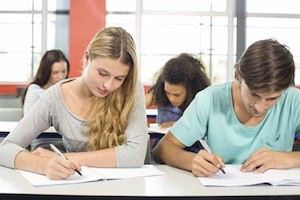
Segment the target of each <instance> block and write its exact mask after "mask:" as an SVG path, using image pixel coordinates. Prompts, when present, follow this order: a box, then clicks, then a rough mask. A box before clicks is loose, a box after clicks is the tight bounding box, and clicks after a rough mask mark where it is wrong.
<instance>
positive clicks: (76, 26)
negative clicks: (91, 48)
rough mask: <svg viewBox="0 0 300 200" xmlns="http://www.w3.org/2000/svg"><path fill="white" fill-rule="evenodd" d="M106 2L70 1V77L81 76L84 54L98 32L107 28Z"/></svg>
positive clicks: (99, 0)
mask: <svg viewBox="0 0 300 200" xmlns="http://www.w3.org/2000/svg"><path fill="white" fill-rule="evenodd" d="M105 17H106V10H105V0H88V1H82V0H71V1H70V50H69V52H70V53H69V56H70V57H69V59H70V64H71V70H70V77H76V76H80V75H81V70H82V63H81V60H82V58H83V55H84V52H85V50H86V47H87V45H88V44H89V42H90V40H91V39H92V38H93V36H94V35H95V34H96V32H97V31H98V30H100V29H101V28H104V27H105Z"/></svg>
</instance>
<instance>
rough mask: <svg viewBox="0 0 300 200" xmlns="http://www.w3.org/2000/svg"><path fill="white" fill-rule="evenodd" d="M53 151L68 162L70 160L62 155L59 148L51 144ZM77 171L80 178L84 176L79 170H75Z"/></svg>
mask: <svg viewBox="0 0 300 200" xmlns="http://www.w3.org/2000/svg"><path fill="white" fill-rule="evenodd" d="M50 147H51V149H52V150H53V151H54V152H55V153H57V154H58V155H60V156H61V157H63V158H64V159H66V160H68V158H67V157H66V156H64V154H62V153H61V152H60V150H59V149H58V148H56V146H54V144H50ZM75 171H76V172H77V174H79V175H80V176H82V174H81V173H80V171H78V170H77V169H75Z"/></svg>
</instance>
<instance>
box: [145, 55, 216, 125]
mask: <svg viewBox="0 0 300 200" xmlns="http://www.w3.org/2000/svg"><path fill="white" fill-rule="evenodd" d="M209 85H210V80H209V78H208V77H207V75H206V73H205V68H204V66H203V64H202V62H201V60H199V59H196V58H195V57H193V55H191V54H187V53H181V54H180V55H178V56H177V57H175V58H172V59H170V60H169V61H168V62H166V64H165V66H164V67H163V68H162V69H161V71H160V72H159V75H158V78H157V81H156V83H154V85H153V86H152V87H151V88H150V89H149V91H148V92H147V94H146V107H147V108H149V107H150V106H152V105H155V106H156V107H157V116H156V122H157V123H158V124H159V125H160V126H161V127H162V128H168V127H170V126H172V125H173V124H174V123H175V122H176V121H177V120H178V119H179V118H180V117H181V116H182V113H183V112H184V110H185V109H186V107H187V106H188V105H189V103H190V102H191V101H192V100H193V98H194V97H195V95H196V93H197V92H199V91H201V90H203V89H204V88H206V87H207V86H209Z"/></svg>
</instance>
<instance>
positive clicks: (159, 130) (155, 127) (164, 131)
mask: <svg viewBox="0 0 300 200" xmlns="http://www.w3.org/2000/svg"><path fill="white" fill-rule="evenodd" d="M169 129H170V128H161V127H160V126H159V124H156V123H151V124H150V125H149V127H148V133H160V134H167V133H168V132H169Z"/></svg>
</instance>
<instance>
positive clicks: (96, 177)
mask: <svg viewBox="0 0 300 200" xmlns="http://www.w3.org/2000/svg"><path fill="white" fill-rule="evenodd" d="M81 169H82V171H81V173H82V176H79V175H77V174H76V173H75V174H74V175H72V176H70V177H68V178H67V179H64V180H51V179H49V178H48V177H47V176H44V175H40V174H36V173H32V172H28V171H23V170H17V171H18V172H19V174H21V175H22V176H23V178H25V179H26V180H27V181H28V182H29V183H30V184H32V185H33V186H50V185H64V184H75V183H85V182H93V181H101V180H112V179H125V178H137V177H147V176H157V175H164V174H165V173H164V172H162V171H160V170H158V169H156V168H155V167H153V166H150V165H144V166H143V167H141V168H92V167H86V166H82V167H81Z"/></svg>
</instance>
